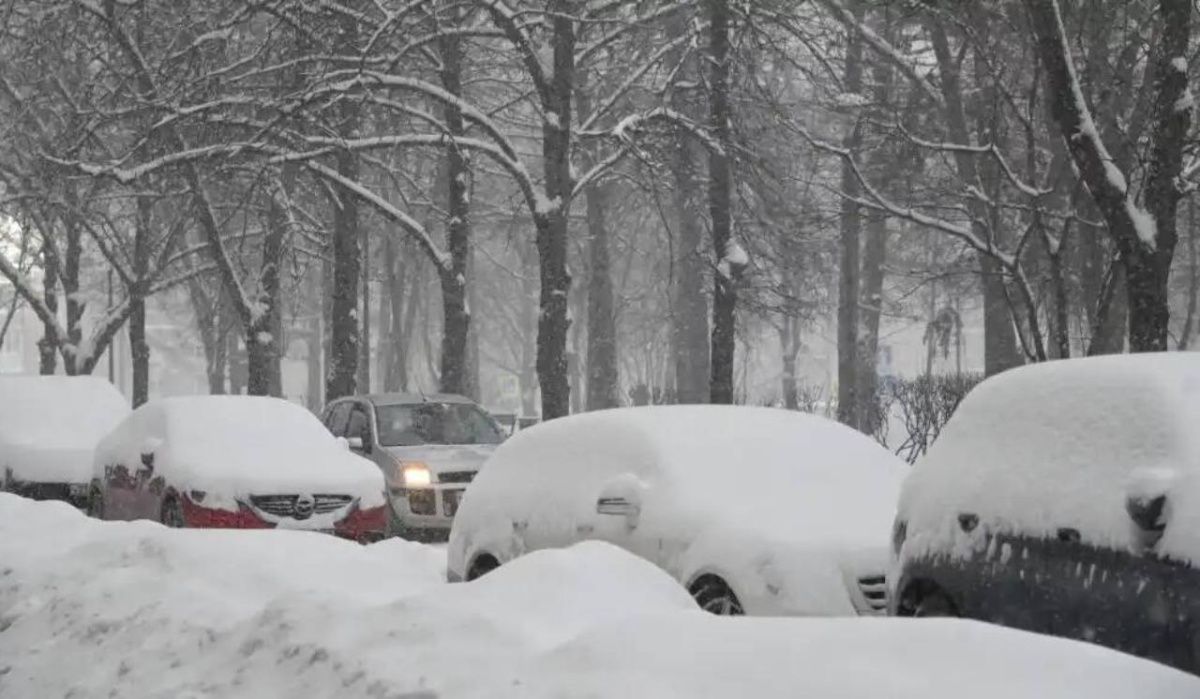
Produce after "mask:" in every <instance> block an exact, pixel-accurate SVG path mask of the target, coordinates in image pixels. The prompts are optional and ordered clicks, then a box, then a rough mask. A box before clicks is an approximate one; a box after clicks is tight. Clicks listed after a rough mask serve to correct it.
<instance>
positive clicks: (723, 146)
mask: <svg viewBox="0 0 1200 699" xmlns="http://www.w3.org/2000/svg"><path fill="white" fill-rule="evenodd" d="M708 14H709V31H708V36H709V57H710V64H709V89H710V94H709V127H710V128H711V129H712V133H713V136H714V137H715V138H716V141H717V145H719V146H720V149H716V148H713V149H710V150H709V154H708V208H709V215H710V216H711V220H712V241H713V254H714V255H716V256H718V260H717V265H716V272H715V274H714V275H713V311H712V313H713V320H712V355H711V356H712V366H711V370H712V378H711V380H710V382H709V401H710V402H712V403H733V369H734V356H733V355H734V347H735V344H736V342H735V340H736V338H735V334H734V331H735V326H734V323H735V320H736V318H735V311H736V310H737V283H738V279H739V278H740V276H741V270H742V267H743V264H744V261H743V260H742V259H741V258H742V255H744V253H742V255H735V254H734V252H735V250H736V249H737V243H736V242H735V241H734V240H733V137H732V134H731V133H730V121H731V119H732V110H731V108H730V103H729V67H730V57H729V29H730V27H729V24H730V10H729V4H728V0H708Z"/></svg>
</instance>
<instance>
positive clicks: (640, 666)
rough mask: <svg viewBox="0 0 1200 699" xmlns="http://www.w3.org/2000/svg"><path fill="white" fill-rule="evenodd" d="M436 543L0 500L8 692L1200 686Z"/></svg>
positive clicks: (1044, 652)
mask: <svg viewBox="0 0 1200 699" xmlns="http://www.w3.org/2000/svg"><path fill="white" fill-rule="evenodd" d="M443 565H444V555H443V554H442V552H441V551H439V550H436V549H433V548H430V547H425V546H420V545H417V544H411V543H408V542H403V541H389V542H384V543H380V544H374V545H371V546H366V547H362V546H359V545H357V544H353V543H350V542H347V541H342V540H339V539H336V538H334V537H329V536H322V535H319V534H312V533H304V532H289V531H227V530H212V531H193V530H182V531H181V530H170V529H166V528H164V527H161V526H159V525H157V524H152V523H148V522H133V523H124V522H97V521H94V520H89V519H86V518H85V517H83V516H82V515H81V514H80V513H78V512H76V511H74V510H72V509H71V508H69V507H68V506H66V505H64V504H62V503H33V502H30V501H27V500H23V499H20V498H17V497H15V496H11V495H7V494H2V493H0V696H3V697H5V699H26V698H34V697H36V698H39V699H40V698H42V697H62V696H71V697H74V698H75V699H85V698H88V697H162V698H164V699H165V698H166V697H172V698H182V699H198V698H200V697H222V698H234V699H236V698H241V697H246V698H250V697H253V698H255V699H262V698H264V697H289V698H292V697H333V696H337V697H375V698H378V697H410V698H411V697H434V696H439V697H480V698H482V697H496V696H509V697H532V698H534V699H538V698H542V697H546V698H549V697H681V698H682V697H688V698H689V699H690V698H694V697H714V698H716V697H721V698H725V697H729V696H733V695H740V696H755V697H796V696H808V697H821V698H822V699H829V698H833V699H838V698H847V699H848V698H854V699H859V698H861V699H867V698H870V699H878V697H889V699H906V698H912V699H918V698H920V699H940V698H946V699H949V698H950V697H961V696H971V697H972V699H1001V698H1003V699H1011V698H1012V697H1054V698H1055V699H1070V698H1072V697H1079V698H1080V699H1082V698H1084V697H1087V698H1088V699H1109V698H1111V699H1116V698H1118V697H1120V698H1125V697H1131V696H1136V697H1141V698H1144V699H1174V698H1175V697H1179V698H1180V699H1183V698H1184V697H1196V696H1200V679H1196V678H1193V677H1191V676H1188V675H1184V674H1182V673H1179V672H1177V671H1175V670H1171V669H1168V668H1165V667H1162V666H1159V665H1155V664H1153V663H1150V662H1148V661H1143V660H1140V659H1137V658H1133V657H1130V656H1123V655H1120V654H1118V653H1115V652H1112V651H1108V650H1105V649H1103V648H1099V647H1095V646H1090V645H1086V644H1082V643H1077V642H1072V641H1065V640H1060V639H1053V638H1048V637H1037V636H1032V635H1030V634H1026V633H1022V632H1016V631H1010V630H1006V629H1002V628H999V627H990V626H986V625H982V624H976V623H972V622H957V621H912V620H884V619H841V620H821V621H818V620H804V619H722V618H716V617H710V616H707V615H705V614H703V613H702V612H699V611H697V610H696V609H695V607H694V605H693V604H692V602H691V600H690V599H689V598H688V596H687V595H686V594H685V593H684V592H683V590H682V589H681V588H680V587H679V586H678V585H677V584H676V583H675V582H674V581H673V580H671V579H670V578H669V577H667V576H666V575H664V574H663V573H662V572H660V571H659V570H658V569H656V568H654V567H653V566H651V565H650V564H648V563H645V562H644V561H642V560H641V559H638V558H635V557H633V556H630V555H628V554H626V553H624V552H622V551H620V550H619V549H616V548H614V547H611V546H609V545H607V544H602V543H590V544H584V545H580V546H576V547H573V548H570V549H565V550H557V551H546V552H540V553H536V554H531V555H528V556H525V557H523V558H522V559H520V560H519V561H516V562H514V563H512V564H511V565H509V566H506V567H504V568H502V569H500V570H498V571H496V572H494V573H492V574H491V575H489V576H487V577H485V578H483V579H481V580H479V581H478V582H475V583H470V584H459V585H446V584H444V583H442V582H441V580H442V572H443V571H442V568H443Z"/></svg>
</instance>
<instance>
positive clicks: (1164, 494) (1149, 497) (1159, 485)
mask: <svg viewBox="0 0 1200 699" xmlns="http://www.w3.org/2000/svg"><path fill="white" fill-rule="evenodd" d="M1175 481H1176V474H1175V472H1174V471H1173V470H1171V469H1161V468H1138V469H1134V471H1133V472H1132V473H1131V474H1130V478H1129V482H1128V483H1127V484H1126V490H1125V493H1126V494H1125V513H1126V514H1128V515H1129V519H1130V520H1132V522H1133V524H1134V526H1136V527H1137V535H1138V536H1139V538H1140V539H1141V543H1142V545H1143V546H1145V547H1146V548H1153V547H1154V546H1155V545H1156V544H1157V543H1158V540H1159V539H1161V538H1162V535H1163V532H1164V531H1165V530H1166V528H1167V515H1168V510H1167V507H1168V504H1169V500H1168V495H1169V493H1170V491H1171V489H1172V487H1173V486H1174V484H1175Z"/></svg>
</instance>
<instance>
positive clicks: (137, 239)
mask: <svg viewBox="0 0 1200 699" xmlns="http://www.w3.org/2000/svg"><path fill="white" fill-rule="evenodd" d="M153 214H154V209H153V205H152V204H151V203H150V202H149V200H147V199H146V198H145V197H142V198H139V199H138V202H137V222H136V227H135V228H134V232H133V270H132V273H133V284H132V285H131V286H130V288H129V289H128V294H129V303H130V306H131V310H130V313H129V354H130V358H131V360H132V364H133V396H132V397H131V403H132V404H133V407H135V408H136V407H138V406H140V405H142V404H143V403H145V402H146V401H148V400H150V344H149V343H148V342H147V341H146V292H147V288H146V286H147V283H148V280H147V277H148V275H149V272H150V236H151V233H150V226H151V225H152V217H153Z"/></svg>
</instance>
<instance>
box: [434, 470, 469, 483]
mask: <svg viewBox="0 0 1200 699" xmlns="http://www.w3.org/2000/svg"><path fill="white" fill-rule="evenodd" d="M474 478H475V472H474V471H446V472H444V473H439V474H438V483H470V482H471V480H472V479H474Z"/></svg>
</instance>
